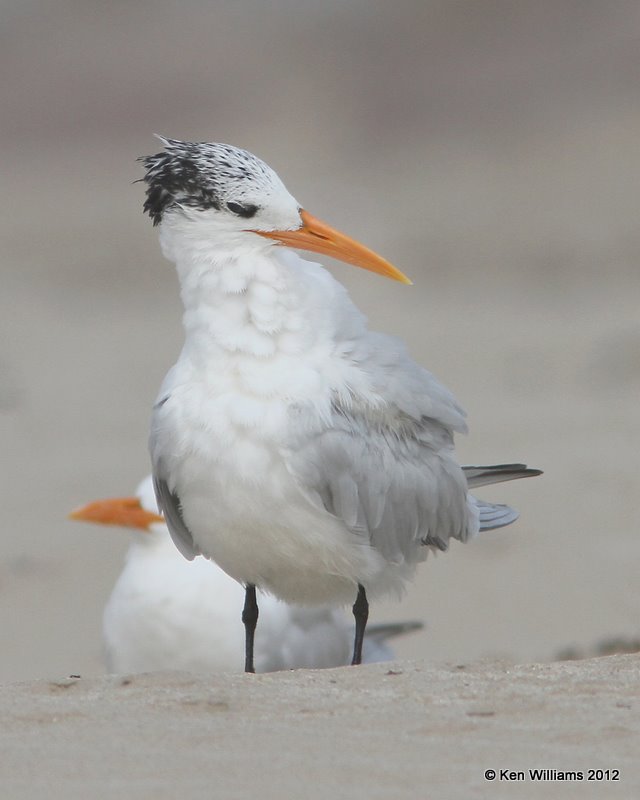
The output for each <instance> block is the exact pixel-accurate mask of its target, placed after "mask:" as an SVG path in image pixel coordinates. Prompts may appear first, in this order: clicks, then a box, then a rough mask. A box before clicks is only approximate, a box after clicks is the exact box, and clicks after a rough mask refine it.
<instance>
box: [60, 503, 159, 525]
mask: <svg viewBox="0 0 640 800" xmlns="http://www.w3.org/2000/svg"><path fill="white" fill-rule="evenodd" d="M69 518H70V519H75V520H78V521H80V522H95V523H97V524H98V525H118V526H120V527H122V528H140V529H141V530H144V531H146V530H149V526H150V525H153V524H154V523H156V522H164V519H163V517H161V516H160V515H159V514H154V513H153V512H151V511H145V509H144V508H142V506H141V505H140V501H139V500H138V498H137V497H112V498H110V499H109V500H95V501H94V502H93V503H88V504H87V505H86V506H82V508H76V510H75V511H72V512H71V513H70V514H69Z"/></svg>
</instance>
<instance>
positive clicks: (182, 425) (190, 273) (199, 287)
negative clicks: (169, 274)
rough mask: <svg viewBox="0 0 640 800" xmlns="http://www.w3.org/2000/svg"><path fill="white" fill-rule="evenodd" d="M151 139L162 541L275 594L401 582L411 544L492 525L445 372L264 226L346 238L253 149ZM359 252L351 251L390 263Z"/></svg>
mask: <svg viewBox="0 0 640 800" xmlns="http://www.w3.org/2000/svg"><path fill="white" fill-rule="evenodd" d="M165 145H166V150H165V152H163V153H159V154H157V155H156V156H150V157H148V158H146V159H143V161H144V163H145V166H146V167H147V175H146V178H145V180H146V182H147V203H146V205H145V208H146V210H147V211H148V212H149V213H150V215H151V216H152V217H153V219H154V222H155V223H158V224H159V225H160V242H161V245H162V249H163V252H164V254H165V255H166V256H167V258H169V259H170V260H172V261H174V262H175V264H176V267H177V271H178V275H179V278H180V286H181V294H182V300H183V303H184V307H185V313H184V327H185V334H186V338H185V344H184V347H183V350H182V352H181V354H180V357H179V359H178V362H177V363H176V365H175V366H174V367H173V368H172V369H171V370H170V372H169V374H168V375H167V377H166V378H165V380H164V383H163V385H162V388H161V391H160V394H159V397H158V401H157V403H156V405H155V407H154V412H153V420H152V431H151V437H150V450H151V457H152V464H153V472H154V477H155V484H156V491H157V494H158V498H159V503H160V505H161V507H162V509H163V511H164V514H165V517H166V519H167V522H168V525H169V529H170V531H171V534H172V536H173V538H174V541H175V542H176V544H177V545H178V547H179V548H180V550H181V551H182V552H183V553H184V554H185V555H186V556H187V557H188V558H193V557H194V556H195V555H197V554H199V553H203V554H204V555H206V556H207V557H209V558H212V559H213V560H215V561H216V562H217V563H218V564H219V565H220V566H221V567H222V568H223V569H224V571H225V572H227V573H228V574H229V575H231V576H233V577H234V578H235V579H236V580H237V581H239V582H240V583H243V584H245V585H251V584H253V585H256V586H258V587H262V588H264V589H267V590H269V591H271V592H273V593H274V594H275V595H277V596H278V597H280V598H282V599H284V600H287V601H289V602H296V603H309V604H314V603H315V604H318V603H347V602H351V601H352V600H353V598H354V596H355V593H356V591H357V586H358V584H360V585H362V586H363V587H364V588H365V589H366V593H367V594H368V595H369V596H372V595H379V594H381V593H383V592H388V591H396V592H399V591H401V589H402V587H403V584H404V582H405V581H406V580H407V579H408V578H409V577H411V575H412V574H413V572H414V569H415V565H416V563H417V562H419V561H421V560H423V559H424V558H425V557H426V554H427V552H428V549H429V548H439V549H446V547H447V544H448V542H449V540H450V539H451V538H454V539H458V540H460V541H466V540H467V539H468V538H469V537H471V536H473V535H474V534H475V533H477V531H478V530H479V529H480V528H481V527H482V514H483V513H484V514H485V516H486V517H487V518H489V517H491V518H492V519H491V522H492V524H491V527H497V526H498V525H500V524H508V522H510V521H513V519H514V518H515V516H516V515H515V513H514V512H511V510H510V509H508V510H507V511H506V512H505V511H501V510H500V509H504V508H505V507H501V506H499V507H493V506H490V505H489V504H483V505H481V506H479V505H478V503H477V502H476V501H475V500H474V499H473V498H471V497H470V496H468V494H467V489H468V487H467V481H466V479H465V475H464V473H463V471H462V469H461V467H460V466H459V464H458V463H457V461H456V458H455V453H454V447H453V434H454V432H456V431H464V430H465V429H466V425H465V421H464V413H463V411H462V410H461V408H460V407H459V406H458V404H457V403H456V401H455V400H454V398H453V396H452V395H451V394H450V392H449V391H448V390H447V389H446V388H444V386H442V385H441V384H440V383H439V382H438V381H437V380H436V379H435V378H434V376H433V375H431V374H430V373H429V372H427V371H426V370H425V369H423V368H422V367H420V366H418V365H417V364H416V363H415V362H413V361H412V360H411V358H410V357H409V355H408V354H407V351H406V349H405V347H404V345H403V344H402V343H401V342H400V341H398V340H397V339H394V338H392V337H389V336H386V335H384V334H380V333H374V332H371V331H369V330H368V328H367V325H366V320H365V318H364V316H363V315H362V314H361V313H360V311H359V310H358V309H357V308H356V307H355V306H354V304H353V303H352V301H351V300H350V298H349V296H348V295H347V292H346V291H345V289H344V288H343V287H342V286H341V285H340V284H339V283H338V282H337V281H336V280H335V279H334V278H333V277H332V276H331V275H330V273H329V272H327V271H326V270H325V269H324V268H323V267H321V266H320V265H319V264H316V263H312V262H309V261H306V260H303V259H302V258H300V257H299V256H298V255H297V254H296V253H295V252H293V250H291V249H288V248H286V247H282V246H279V244H278V242H279V243H285V244H289V245H291V246H296V245H297V243H298V240H300V241H301V242H302V239H303V236H302V234H304V243H301V244H299V246H300V247H304V248H306V249H312V250H315V251H320V252H327V253H329V254H332V255H334V254H335V253H336V252H338V257H343V256H342V255H340V253H344V254H345V255H344V259H345V260H348V261H349V260H350V261H351V262H352V263H356V262H357V261H358V257H359V256H362V253H363V252H364V250H363V248H362V247H361V246H359V245H356V247H357V248H360V249H359V250H358V253H357V254H355V255H353V253H351V251H349V253H347V250H348V247H347V248H345V247H343V246H342V244H341V245H340V246H341V247H342V250H338V246H337V245H335V244H334V241H337V242H342V239H340V238H339V237H340V236H342V235H340V234H337V235H336V238H335V240H334V239H333V238H332V235H333V233H335V232H333V231H331V229H327V228H326V226H324V224H323V223H321V224H320V225H319V226H318V225H315V223H317V222H318V221H317V220H314V219H313V218H311V217H310V215H308V214H307V212H305V211H304V210H302V209H301V208H300V206H299V204H298V203H297V202H296V200H295V199H294V198H293V197H292V196H291V195H290V194H289V193H288V191H287V190H286V188H285V187H284V185H283V184H282V182H281V181H280V179H279V178H278V177H277V175H276V174H275V173H274V172H273V170H271V169H270V168H269V167H268V166H267V165H265V164H264V163H263V162H261V161H260V160H259V159H257V158H255V156H252V155H250V154H248V153H246V152H245V151H241V150H238V149H237V148H232V147H230V146H228V145H215V144H191V143H184V142H176V141H172V140H165ZM238 208H243V209H244V210H245V211H244V213H243V214H241V215H238V214H237V213H235V212H234V211H233V209H236V210H237V209H238ZM249 217H250V218H249ZM309 220H311V222H309ZM327 230H329V234H328V235H327V234H326V231H327ZM314 237H315V238H314ZM323 237H324V238H323ZM343 238H344V237H343ZM353 244H354V245H355V243H353ZM354 252H355V251H354ZM368 252H369V255H371V254H370V251H368ZM375 258H377V261H375V259H372V258H369V261H368V267H369V268H371V269H373V270H374V271H380V272H383V273H384V274H387V275H393V276H395V277H398V275H401V274H400V273H397V271H395V273H392V271H391V270H393V269H394V268H393V267H391V265H388V264H387V263H386V262H385V263H384V264H383V265H382V266H381V263H380V262H382V259H380V258H379V257H375Z"/></svg>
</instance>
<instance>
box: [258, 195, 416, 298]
mask: <svg viewBox="0 0 640 800" xmlns="http://www.w3.org/2000/svg"><path fill="white" fill-rule="evenodd" d="M300 218H301V219H302V227H300V228H298V229H297V230H295V231H254V233H259V234H260V236H265V237H266V238H267V239H275V240H276V241H277V242H280V244H286V245H287V246H288V247H296V248H298V249H300V250H310V251H311V252H312V253H322V254H323V255H326V256H331V258H337V259H338V260H339V261H344V262H345V263H347V264H353V265H354V266H356V267H362V268H363V269H368V270H370V271H371V272H377V273H378V275H384V276H385V277H387V278H393V280H396V281H400V283H408V284H410V283H411V281H410V280H409V278H407V276H406V275H404V274H403V273H402V272H400V270H399V269H396V267H394V266H393V264H390V263H389V262H388V261H387V260H386V259H384V258H382V256H379V255H378V254H377V253H374V252H373V250H369V248H368V247H365V246H364V245H363V244H360V242H357V241H356V240H355V239H352V238H351V237H349V236H346V235H345V234H344V233H340V231H337V230H336V229H335V228H332V227H331V226H330V225H327V223H326V222H323V221H322V220H320V219H316V217H314V216H312V215H311V214H309V212H308V211H305V210H304V209H301V211H300Z"/></svg>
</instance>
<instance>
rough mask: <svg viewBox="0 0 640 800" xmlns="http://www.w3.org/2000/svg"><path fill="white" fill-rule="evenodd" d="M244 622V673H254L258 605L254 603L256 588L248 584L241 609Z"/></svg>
mask: <svg viewBox="0 0 640 800" xmlns="http://www.w3.org/2000/svg"><path fill="white" fill-rule="evenodd" d="M242 621H243V622H244V637H245V638H244V671H245V672H255V668H254V666H253V637H254V635H255V632H256V624H257V622H258V603H257V601H256V587H255V586H253V585H252V584H250V583H248V584H247V585H246V587H245V590H244V608H243V609H242Z"/></svg>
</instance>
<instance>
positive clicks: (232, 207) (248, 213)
mask: <svg viewBox="0 0 640 800" xmlns="http://www.w3.org/2000/svg"><path fill="white" fill-rule="evenodd" d="M227 208H228V209H229V211H233V213H234V214H237V215H238V216H239V217H244V218H245V219H249V218H250V217H254V216H255V214H256V211H257V210H258V206H254V205H251V204H250V203H247V205H242V203H234V202H233V201H231V202H229V203H227Z"/></svg>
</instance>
